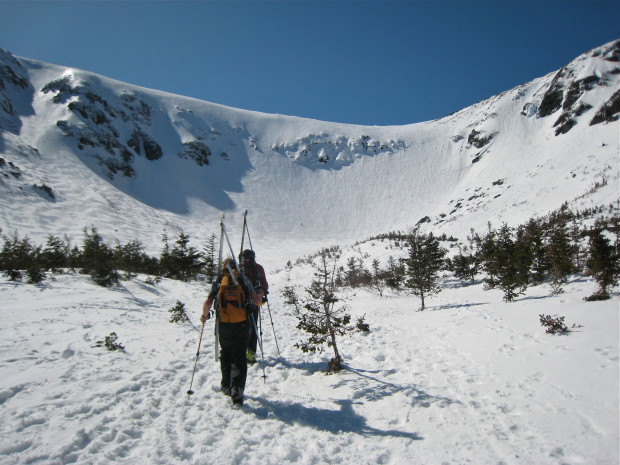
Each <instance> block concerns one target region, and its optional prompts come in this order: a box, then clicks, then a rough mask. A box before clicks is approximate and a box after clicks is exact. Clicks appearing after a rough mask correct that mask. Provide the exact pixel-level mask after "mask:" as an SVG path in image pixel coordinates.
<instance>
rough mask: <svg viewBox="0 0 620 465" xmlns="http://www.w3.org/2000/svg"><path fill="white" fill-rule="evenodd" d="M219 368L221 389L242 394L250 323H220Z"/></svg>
mask: <svg viewBox="0 0 620 465" xmlns="http://www.w3.org/2000/svg"><path fill="white" fill-rule="evenodd" d="M219 325H220V328H219V331H220V347H221V350H220V367H221V369H222V389H230V390H231V391H233V388H237V389H239V390H240V392H241V393H243V390H244V389H245V380H246V377H247V374H248V362H247V360H246V358H245V350H246V347H247V346H248V341H249V338H250V322H248V321H244V322H242V323H221V322H220V324H219Z"/></svg>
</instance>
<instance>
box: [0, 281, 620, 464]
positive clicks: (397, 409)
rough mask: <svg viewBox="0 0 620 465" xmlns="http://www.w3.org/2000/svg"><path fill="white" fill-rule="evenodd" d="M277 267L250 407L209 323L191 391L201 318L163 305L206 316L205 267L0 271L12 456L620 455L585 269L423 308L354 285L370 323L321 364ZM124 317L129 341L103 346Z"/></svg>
mask: <svg viewBox="0 0 620 465" xmlns="http://www.w3.org/2000/svg"><path fill="white" fill-rule="evenodd" d="M272 278H273V281H274V292H273V293H272V299H271V306H270V307H271V310H272V315H273V317H274V323H275V325H276V331H277V335H278V340H279V346H280V348H281V351H282V354H281V357H278V355H277V353H276V348H275V343H274V339H273V329H272V328H271V325H270V324H269V320H268V314H267V313H265V314H264V315H263V337H264V347H265V352H266V353H265V359H264V365H265V372H266V374H267V378H266V379H265V380H264V381H263V379H262V378H261V376H262V366H261V364H260V363H257V364H256V365H255V366H254V367H251V368H250V369H249V376H248V385H247V392H246V394H247V399H246V403H245V405H244V406H243V407H241V408H232V407H231V406H230V400H229V399H228V398H227V397H224V396H223V395H222V394H221V393H220V392H218V390H217V386H219V366H218V364H216V363H215V362H214V357H213V333H212V329H213V328H212V326H210V325H209V324H207V326H205V332H204V336H203V345H202V347H201V351H200V357H199V359H198V364H197V371H196V375H195V378H194V382H193V390H194V391H195V394H194V395H193V396H191V397H190V396H188V395H187V394H186V391H187V389H188V387H189V383H190V379H191V373H192V370H193V366H194V362H195V359H196V357H195V355H196V344H197V341H198V334H199V328H197V327H196V326H195V324H187V323H186V324H183V325H179V324H172V323H169V322H168V318H169V314H168V312H167V309H169V308H172V307H173V306H174V303H175V302H176V300H181V301H183V302H184V303H185V304H186V308H187V310H188V313H189V314H190V316H191V317H192V318H193V319H194V320H195V321H197V316H198V312H199V309H200V304H201V302H202V299H203V298H204V285H197V284H195V283H194V284H181V283H174V282H171V281H167V280H165V281H164V282H162V284H161V285H160V286H158V287H151V286H148V285H146V284H143V283H142V282H141V281H140V280H138V279H134V280H132V281H129V282H124V283H123V285H122V286H120V287H118V288H114V289H111V290H110V289H103V288H99V287H98V286H96V285H94V284H92V283H90V282H89V281H88V278H87V277H85V276H72V275H60V276H57V277H56V278H55V280H53V281H48V282H46V283H44V284H42V285H40V286H31V285H25V284H14V283H10V282H8V281H6V280H5V279H2V280H1V281H0V288H1V290H2V294H3V310H2V315H3V323H2V326H1V327H0V344H1V345H0V353H1V362H0V380H1V381H0V409H1V411H2V419H3V420H2V425H1V426H0V435H1V437H2V439H1V440H0V463H2V464H3V465H5V464H6V465H9V464H10V465H17V464H54V465H55V464H67V463H76V464H107V463H118V464H135V463H150V464H172V463H191V464H210V463H217V464H280V463H296V464H337V463H340V464H353V463H355V464H402V463H408V464H428V463H439V464H441V463H453V464H456V463H458V464H462V463H476V464H479V463H492V464H500V463H502V464H524V463H526V464H529V463H531V464H580V463H595V464H608V463H612V461H613V460H614V459H615V458H617V447H616V446H617V437H618V423H617V415H616V413H617V411H618V399H617V396H613V393H614V392H615V393H616V394H617V392H618V342H617V336H618V332H617V327H618V324H617V323H618V314H617V306H618V297H617V296H616V297H615V298H614V300H613V301H612V302H609V303H603V304H595V305H594V306H592V304H588V303H583V302H581V301H580V299H581V297H582V295H583V294H584V293H585V292H587V290H588V287H592V283H584V282H575V283H573V284H572V285H571V288H570V290H568V291H567V293H566V294H564V295H563V296H560V297H554V298H550V297H548V292H546V291H548V289H547V290H545V289H544V286H541V287H539V288H534V289H532V290H530V292H529V293H528V294H531V295H528V296H526V297H523V298H521V299H520V300H519V301H517V302H514V303H512V304H505V303H502V302H501V295H500V293H497V292H494V291H487V292H483V291H481V285H479V284H478V285H473V286H465V287H458V286H456V287H453V288H452V287H450V286H448V287H447V288H446V289H444V291H443V292H442V293H441V294H439V295H438V296H436V297H433V298H431V299H429V301H430V302H429V307H428V309H427V310H426V311H424V312H416V311H415V310H416V309H417V306H418V305H419V302H418V300H417V298H414V297H413V296H411V297H407V296H400V297H397V296H391V295H388V296H386V297H384V298H378V297H375V296H372V295H370V294H367V293H364V292H363V291H359V292H357V293H356V294H357V295H355V296H351V302H350V305H351V308H352V309H354V310H353V314H354V315H362V314H365V315H366V318H367V321H368V322H369V323H370V327H371V331H370V332H369V333H366V334H363V335H356V336H353V337H345V338H342V339H341V347H340V350H341V352H342V353H343V354H344V357H345V362H346V363H347V369H346V370H345V371H343V372H342V373H340V374H338V375H330V376H326V375H324V374H323V373H322V371H321V370H322V369H323V368H324V366H325V363H326V361H327V360H328V358H329V354H328V353H325V354H323V355H322V356H318V355H313V356H311V355H303V354H302V353H301V351H299V350H298V349H296V348H295V347H293V345H294V344H295V342H298V341H299V340H300V339H301V335H300V334H299V333H298V332H297V330H296V329H295V325H296V319H295V318H294V317H293V316H292V315H291V314H290V312H289V311H288V310H286V309H284V308H282V303H281V299H280V297H278V296H277V293H276V292H275V289H276V288H277V286H278V284H282V283H281V282H280V283H278V279H280V280H281V277H279V276H273V277H272ZM567 304H569V305H567ZM378 309H380V311H379V310H378ZM556 310H557V313H562V314H566V315H567V322H569V321H571V322H574V323H578V324H583V325H584V328H582V329H577V330H575V332H574V333H572V334H570V335H568V336H550V335H547V334H545V333H544V330H543V328H542V327H541V326H540V325H539V322H538V318H537V317H538V314H539V313H542V312H543V311H544V312H545V313H552V314H553V313H554V312H556ZM595 312H596V313H595ZM593 315H595V316H593ZM573 320H575V321H573ZM611 322H613V323H615V328H616V330H615V333H614V332H613V331H612V332H611V334H610V332H609V331H608V325H610V323H611ZM112 331H115V332H116V333H117V334H118V336H119V342H120V343H122V344H123V345H125V348H126V351H124V352H121V351H116V352H108V351H106V350H105V349H103V348H99V347H94V346H95V345H96V342H97V341H98V340H101V339H103V338H104V336H106V335H108V334H109V333H110V332H112ZM606 331H607V332H606ZM560 362H561V363H560ZM614 389H615V391H614ZM614 397H615V398H614ZM614 412H616V413H614ZM614 417H615V418H614ZM614 444H615V445H614ZM614 454H615V455H614Z"/></svg>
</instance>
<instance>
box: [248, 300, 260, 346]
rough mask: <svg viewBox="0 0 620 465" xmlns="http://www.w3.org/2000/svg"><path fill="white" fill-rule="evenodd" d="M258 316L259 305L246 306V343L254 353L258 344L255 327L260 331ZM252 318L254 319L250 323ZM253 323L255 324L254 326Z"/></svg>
mask: <svg viewBox="0 0 620 465" xmlns="http://www.w3.org/2000/svg"><path fill="white" fill-rule="evenodd" d="M259 317H260V315H259V307H257V306H256V305H250V306H248V318H249V319H250V342H249V344H248V349H250V350H251V351H252V352H254V353H256V346H257V345H258V334H256V329H258V330H259V331H260V321H259ZM252 318H253V319H254V323H252ZM254 325H256V327H254Z"/></svg>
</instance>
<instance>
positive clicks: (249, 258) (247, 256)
mask: <svg viewBox="0 0 620 465" xmlns="http://www.w3.org/2000/svg"><path fill="white" fill-rule="evenodd" d="M241 259H242V260H244V261H245V263H254V260H255V259H256V254H255V253H254V251H253V250H251V249H245V250H244V251H243V252H241Z"/></svg>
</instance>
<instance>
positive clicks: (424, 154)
mask: <svg viewBox="0 0 620 465" xmlns="http://www.w3.org/2000/svg"><path fill="white" fill-rule="evenodd" d="M619 94H620V41H616V42H614V43H610V44H607V45H604V46H602V47H600V48H598V49H595V50H593V51H591V52H588V53H585V54H584V55H582V56H580V57H578V58H577V59H575V60H574V61H573V62H571V63H569V64H568V65H567V66H565V67H564V68H562V69H561V70H559V71H558V72H556V73H551V74H549V75H547V76H544V77H541V78H539V79H536V80H534V81H532V82H530V83H526V84H523V85H522V86H519V87H518V88H515V89H512V90H509V91H507V92H505V93H503V94H501V95H497V96H494V97H491V98H490V99H488V100H485V101H483V102H480V103H478V104H476V105H473V106H472V107H469V108H465V109H463V110H461V111H459V112H456V113H454V114H452V115H449V116H446V117H445V118H442V119H439V120H436V121H431V122H424V123H419V124H412V125H408V126H402V127H363V126H352V125H345V124H334V123H326V122H320V121H312V120H306V119H301V118H294V117H289V116H280V115H266V114H260V113H255V112H248V111H243V110H237V109H233V108H226V107H223V106H219V105H214V104H211V103H207V102H201V101H197V100H192V99H189V98H185V97H180V96H175V95H170V94H165V93H161V92H157V91H154V90H149V89H143V88H138V87H135V86H132V85H130V84H125V83H121V82H117V81H112V80H110V79H107V78H105V77H102V76H97V75H94V74H92V73H88V72H86V71H80V70H75V69H67V68H63V67H59V66H55V65H51V64H46V63H40V62H36V61H33V60H29V59H25V58H18V57H14V56H12V55H11V54H10V53H8V52H3V51H2V52H0V127H1V128H2V131H0V228H2V233H3V234H11V233H12V232H13V231H15V230H16V231H17V232H18V233H19V234H20V235H22V236H23V235H28V236H30V237H31V238H32V239H33V240H34V241H36V242H37V243H39V244H41V243H43V242H44V240H45V238H46V235H47V234H54V235H62V234H67V235H68V236H69V237H71V238H73V239H74V240H75V242H76V243H79V242H80V240H81V237H82V232H81V231H82V228H83V227H85V226H90V225H94V226H95V227H97V229H98V231H99V232H101V233H102V234H103V235H104V237H105V239H106V241H107V242H108V243H111V242H112V240H113V239H115V238H118V239H119V240H121V241H123V242H124V241H128V240H133V239H140V240H141V241H142V242H143V243H144V244H145V246H147V247H148V248H149V252H154V253H158V252H159V251H160V250H161V242H160V237H161V234H162V232H163V231H164V229H165V230H167V231H168V233H170V234H174V233H175V232H177V231H179V230H181V229H182V230H184V231H185V232H187V233H189V234H190V235H191V236H192V239H194V240H197V241H204V240H206V238H207V235H209V234H210V233H212V232H217V230H218V229H219V228H218V224H219V217H220V214H221V212H224V213H226V215H227V223H228V227H229V231H230V233H231V238H232V239H233V243H234V246H235V247H237V246H238V244H239V243H238V242H237V241H236V240H235V239H239V237H235V234H238V233H239V229H241V228H240V226H241V215H240V212H242V211H244V210H246V209H247V210H249V212H250V213H249V222H250V228H251V235H252V236H251V237H252V240H253V242H254V248H255V250H256V251H257V255H258V257H259V261H260V262H261V263H262V264H263V265H265V267H266V269H267V274H268V278H269V283H270V291H271V292H270V300H269V302H270V306H269V307H268V312H269V313H268V314H267V313H266V312H265V311H263V312H262V313H263V319H262V321H263V328H264V329H263V336H262V337H263V345H264V355H263V357H261V363H259V364H257V365H255V366H254V367H252V368H251V369H250V371H249V375H248V383H247V385H246V403H245V404H244V406H243V407H242V408H241V409H236V408H231V407H230V399H228V398H226V397H225V396H223V395H222V394H221V392H219V391H218V386H219V383H220V373H219V368H218V365H217V363H215V362H214V359H215V357H214V355H216V354H215V353H214V349H213V341H214V335H213V326H212V325H211V322H209V323H208V324H207V325H206V326H205V328H206V329H205V330H204V338H203V337H202V336H203V333H202V332H201V331H200V323H199V320H198V317H199V315H200V313H201V311H202V302H203V301H204V298H205V293H206V289H205V283H204V282H191V283H183V282H179V281H173V280H170V279H163V280H162V281H161V282H160V283H159V284H158V285H156V286H155V285H153V284H152V283H149V281H148V280H147V279H146V276H142V275H140V276H138V277H135V278H133V279H130V280H124V281H122V282H121V283H120V284H119V285H118V286H114V287H111V288H103V287H101V286H98V285H96V284H95V283H94V282H92V281H91V280H90V279H89V278H88V277H87V276H85V275H79V274H76V273H71V272H68V273H64V274H57V275H53V276H48V279H47V280H46V281H45V282H43V283H41V284H38V285H32V284H26V283H18V282H14V281H10V280H9V279H8V278H6V277H4V276H0V296H1V300H0V302H1V304H0V318H1V321H2V324H0V418H1V421H0V463H1V464H2V465H5V464H6V465H33V464H39V465H57V464H68V463H75V464H78V465H93V464H95V465H108V464H126V465H136V464H140V465H141V464H160V465H176V464H196V465H199V464H200V465H205V464H218V465H255V464H260V465H281V464H297V465H325V464H343V465H350V464H355V465H376V464H398V465H400V464H411V465H436V464H453V465H457V464H458V465H461V464H481V465H487V464H489V465H490V464H505V465H560V464H570V465H581V464H593V465H609V464H616V463H618V457H619V453H618V431H619V424H618V400H619V399H618V380H619V377H618V370H619V365H618V360H619V355H618V341H619V337H618V330H619V328H620V326H619V322H618V319H619V313H618V302H619V295H618V288H617V287H616V288H614V289H613V290H612V299H611V300H608V301H602V302H585V301H584V300H583V297H585V296H587V295H590V294H592V292H593V291H594V290H595V289H596V286H595V284H594V282H593V280H592V279H588V278H585V277H584V276H583V275H575V276H573V277H572V279H571V280H570V282H569V283H567V284H566V286H565V292H564V293H563V294H561V295H553V296H552V295H551V289H550V286H549V284H543V285H538V286H533V287H530V288H528V290H527V293H526V295H524V296H523V297H520V298H518V299H516V301H515V302H512V303H510V304H508V303H504V302H503V301H502V292H501V291H499V290H497V289H495V290H484V286H483V283H482V282H481V281H478V282H476V283H473V284H470V283H467V284H465V283H463V282H461V281H459V280H457V279H455V278H454V277H453V276H452V275H450V274H447V275H446V276H444V277H443V279H442V292H441V293H440V294H438V295H435V296H433V297H432V298H431V299H429V302H428V308H427V310H426V311H424V312H417V311H415V310H416V309H417V308H418V306H419V303H420V302H419V298H418V297H416V296H413V295H407V294H404V293H403V294H398V293H395V292H391V291H390V292H388V291H386V293H385V294H384V295H383V296H379V295H375V294H373V293H372V292H370V291H369V290H367V289H357V288H356V289H346V288H345V289H342V290H341V292H339V297H342V298H343V299H344V301H345V302H346V304H347V305H348V307H349V309H350V313H351V315H352V317H353V318H357V317H361V316H365V317H366V321H367V322H368V323H369V325H370V332H367V333H363V334H357V335H355V336H354V337H343V338H342V339H341V341H340V342H339V343H338V344H339V349H340V353H341V355H342V356H343V359H344V362H345V364H346V369H345V370H344V371H342V372H341V373H339V374H337V375H333V376H325V375H324V373H323V372H322V370H323V368H324V367H325V365H326V363H327V361H328V360H329V358H331V356H332V354H331V353H330V352H329V351H328V352H326V353H323V354H304V353H302V352H301V351H300V350H299V349H298V348H296V347H295V344H296V343H298V342H299V341H300V340H301V335H300V333H301V331H300V330H298V329H297V324H298V320H297V318H296V317H295V315H294V314H293V312H292V311H291V310H290V308H289V307H287V306H286V305H285V302H284V298H283V296H282V289H283V288H284V286H286V285H293V286H297V287H298V288H303V287H305V286H307V285H308V283H309V277H310V276H312V273H313V270H312V268H311V267H310V266H309V265H308V264H307V263H305V264H303V263H298V264H296V265H295V266H294V267H292V268H283V264H284V263H285V261H286V260H288V259H295V258H296V257H298V256H301V255H305V254H306V253H307V252H314V251H315V250H316V248H317V247H319V246H321V245H332V244H338V245H342V246H343V259H344V258H346V257H353V256H354V257H364V259H365V260H366V262H367V263H366V265H367V266H369V265H370V263H368V262H370V261H371V260H372V259H374V258H377V259H379V260H380V261H381V263H382V264H385V263H386V261H387V260H388V258H389V256H391V255H393V254H394V255H398V254H399V253H400V254H404V253H406V252H405V251H403V250H400V249H399V248H397V247H395V245H394V241H389V240H386V241H382V240H371V241H362V242H361V243H360V244H357V245H355V246H352V247H345V246H346V245H347V243H352V242H354V241H355V240H357V239H365V238H367V237H368V236H369V235H372V234H375V233H383V232H387V231H391V230H396V229H403V230H404V229H406V228H409V227H412V226H414V225H416V224H418V223H420V224H421V225H422V227H425V228H429V229H432V230H433V231H434V232H436V233H442V232H445V233H447V234H453V235H455V236H456V237H458V238H460V239H463V238H464V237H465V235H466V234H468V233H469V229H470V228H471V227H474V228H476V229H482V228H486V223H487V222H488V221H492V222H493V223H494V225H495V226H498V225H499V222H500V221H506V222H508V223H510V224H517V223H521V222H523V221H525V220H527V219H529V218H530V217H531V216H533V215H536V214H545V213H547V212H549V211H550V210H553V209H556V208H558V207H559V206H560V205H561V204H563V203H564V202H570V203H571V204H572V205H573V206H574V207H575V208H577V209H581V208H584V207H592V206H599V205H608V204H609V203H612V202H614V203H615V202H617V201H618V197H619V192H618V184H619V162H620V160H619V151H620V141H619V138H620V123H619V121H618V119H619V117H620V97H619ZM235 223H236V224H235ZM196 245H198V244H196ZM177 302H182V303H184V304H185V305H186V310H187V313H188V315H189V317H190V322H189V323H183V324H174V323H171V322H169V319H170V313H169V309H171V308H172V307H173V306H175V305H176V303H177ZM272 313H273V319H272V318H271V316H272ZM541 314H550V315H553V316H554V317H560V316H561V317H563V318H564V317H565V318H566V324H567V325H568V326H569V327H570V328H571V332H570V334H568V335H562V336H560V335H550V334H546V333H545V329H544V328H543V327H542V326H541V324H540V322H539V316H540V315H541ZM268 315H269V317H268ZM112 332H114V333H115V334H117V335H118V342H119V343H120V344H122V345H124V347H125V350H124V351H120V352H119V351H115V352H108V351H106V350H105V349H103V348H102V347H100V346H101V344H100V343H99V341H102V340H103V339H104V338H105V337H107V336H108V335H111V334H112ZM198 341H201V343H202V346H201V347H199V351H198V353H197V352H196V345H197V343H198ZM278 341H279V342H278ZM194 369H195V370H196V371H195V372H194V371H193V370H194ZM263 370H264V371H263ZM194 374H195V377H194ZM263 374H264V375H265V376H266V377H265V378H263V377H262V376H263ZM192 383H193V384H192ZM190 386H191V387H192V388H193V390H194V391H195V394H194V395H193V396H191V397H189V396H188V395H187V394H186V393H187V389H188V388H189V387H190Z"/></svg>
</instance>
